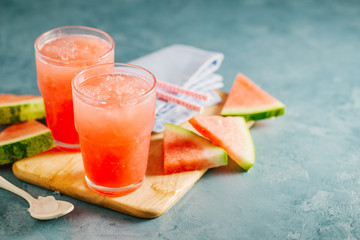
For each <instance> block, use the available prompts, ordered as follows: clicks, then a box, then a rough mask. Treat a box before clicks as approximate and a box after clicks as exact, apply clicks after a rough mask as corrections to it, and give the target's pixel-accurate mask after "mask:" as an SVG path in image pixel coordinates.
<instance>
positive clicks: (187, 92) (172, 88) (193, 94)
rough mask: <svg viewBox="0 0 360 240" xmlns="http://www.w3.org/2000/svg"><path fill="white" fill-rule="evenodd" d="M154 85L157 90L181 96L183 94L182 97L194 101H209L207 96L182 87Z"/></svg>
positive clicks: (162, 84)
mask: <svg viewBox="0 0 360 240" xmlns="http://www.w3.org/2000/svg"><path fill="white" fill-rule="evenodd" d="M156 84H157V86H158V87H159V88H162V89H165V90H167V91H170V92H172V93H181V94H184V95H187V96H190V97H193V98H196V99H200V100H203V101H206V102H207V101H208V100H209V96H208V95H206V94H202V93H198V92H194V91H191V90H189V89H186V88H182V87H179V86H177V85H174V84H171V83H165V82H160V81H156Z"/></svg>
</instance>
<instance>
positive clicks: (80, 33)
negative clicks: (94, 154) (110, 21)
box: [35, 26, 115, 150]
mask: <svg viewBox="0 0 360 240" xmlns="http://www.w3.org/2000/svg"><path fill="white" fill-rule="evenodd" d="M114 45H115V44H114V40H113V39H112V38H111V37H110V36H109V35H108V34H107V33H105V32H103V31H101V30H98V29H95V28H90V27H83V26H66V27H60V28H56V29H52V30H50V31H48V32H45V33H44V34H42V35H40V36H39V37H38V38H37V39H36V41H35V60H36V72H37V80H38V87H39V90H40V92H41V95H42V96H43V98H44V102H45V110H46V122H47V125H48V127H49V128H50V129H51V131H52V134H53V137H54V139H55V144H56V146H57V147H59V148H63V149H66V150H79V147H80V145H79V137H78V134H77V132H76V130H75V126H74V111H73V103H72V93H71V80H72V79H73V77H74V76H75V74H76V73H78V72H80V71H81V70H82V69H84V68H85V67H87V66H90V65H93V64H100V63H114Z"/></svg>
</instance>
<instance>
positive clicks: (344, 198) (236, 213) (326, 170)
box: [0, 0, 360, 240]
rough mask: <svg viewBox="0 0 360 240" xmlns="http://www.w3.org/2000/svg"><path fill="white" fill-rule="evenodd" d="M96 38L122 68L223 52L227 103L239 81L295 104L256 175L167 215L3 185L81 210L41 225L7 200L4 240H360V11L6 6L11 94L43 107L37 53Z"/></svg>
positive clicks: (206, 189)
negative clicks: (198, 51)
mask: <svg viewBox="0 0 360 240" xmlns="http://www.w3.org/2000/svg"><path fill="white" fill-rule="evenodd" d="M64 25H86V26H91V27H96V28H99V29H102V30H104V31H106V32H108V33H109V34H110V35H111V36H112V37H113V38H114V40H115V44H116V48H115V51H116V54H115V59H116V61H117V62H127V61H130V60H132V59H134V58H137V57H140V56H143V55H145V54H148V53H150V52H152V51H155V50H157V49H160V48H162V47H165V46H168V45H171V44H174V43H182V44H189V45H193V46H196V47H200V48H203V49H207V50H213V51H219V52H222V53H224V55H225V60H224V62H223V64H222V66H221V68H220V70H219V71H218V73H220V74H221V75H223V76H224V81H225V86H224V88H223V90H224V91H229V90H230V88H231V85H232V82H233V80H234V78H235V76H236V74H237V73H238V72H242V73H244V74H245V75H247V76H248V77H250V78H251V79H252V80H253V81H254V82H255V83H257V84H258V85H260V86H261V87H262V88H263V89H265V90H266V91H267V92H269V93H270V94H272V95H273V96H275V97H276V98H278V99H279V100H281V101H282V102H284V103H285V104H286V107H287V108H286V114H285V116H283V117H280V118H276V119H270V120H264V121H259V122H258V123H257V124H256V125H255V127H253V128H252V129H251V133H252V136H253V140H254V144H255V148H256V163H255V165H254V167H253V168H252V169H251V170H250V171H249V172H242V171H241V169H240V168H239V167H237V166H236V165H235V164H234V163H232V162H230V163H229V166H227V167H221V168H217V169H213V170H209V171H208V172H207V173H206V174H205V175H204V176H203V177H202V178H201V179H200V180H199V181H198V182H197V183H196V184H195V185H194V187H193V188H192V189H191V190H190V191H189V192H188V193H187V194H186V195H185V196H184V197H183V198H182V199H180V200H179V201H178V203H177V204H176V205H175V206H173V207H172V208H171V209H170V210H169V211H168V212H166V213H165V214H163V215H162V216H160V217H158V218H156V219H152V220H145V219H139V218H135V217H131V216H128V215H124V214H121V213H118V212H115V211H112V210H108V209H105V208H101V207H98V206H95V205H91V204H88V203H85V202H82V201H79V200H76V199H73V198H71V197H67V196H64V195H61V194H59V193H56V192H52V191H48V190H46V189H42V188H39V187H37V186H34V185H31V184H28V183H25V182H22V181H20V180H18V179H17V178H16V177H15V176H14V175H13V173H12V170H11V165H6V166H0V175H1V176H3V177H5V178H6V179H8V180H9V181H11V182H13V183H14V184H15V185H17V186H19V187H21V188H23V189H24V190H26V191H28V192H29V193H30V194H32V195H33V196H38V195H49V194H50V195H54V196H55V197H56V198H59V199H63V200H67V201H70V202H72V203H73V204H74V205H75V210H74V211H73V212H72V213H71V214H69V215H67V216H65V217H62V218H59V219H55V220H51V221H38V220H34V219H32V218H31V217H30V215H29V214H28V213H27V208H28V206H27V203H26V202H25V200H23V199H21V198H20V197H17V196H15V195H13V194H12V193H10V192H7V191H5V190H2V189H0V239H87V240H90V239H164V240H165V239H349V240H350V239H351V240H353V239H359V238H360V218H359V217H360V205H359V203H360V174H359V168H360V138H359V136H360V123H359V122H360V121H359V119H360V79H359V76H360V64H359V63H360V54H359V49H360V41H359V39H360V2H359V1H347V0H346V1H340V0H339V1H336V0H322V1H321V0H319V1H315V0H314V1H310V0H304V1H286V0H241V1H240V0H239V1H230V0H224V1H216V0H208V1H205V0H193V1H190V0H184V1H175V0H157V1H155V0H147V1H146V0H119V1H115V0H112V1H110V0H108V1H95V0H88V1H75V0H61V1H60V0H48V1H45V0H44V1H39V0H37V1H36V0H34V1H26V0H17V1H15V0H2V1H0V92H2V93H16V94H39V91H38V89H37V84H36V71H35V61H34V49H33V44H34V41H35V39H36V38H37V36H39V35H40V34H41V33H43V32H45V31H47V30H49V29H52V28H55V27H59V26H64Z"/></svg>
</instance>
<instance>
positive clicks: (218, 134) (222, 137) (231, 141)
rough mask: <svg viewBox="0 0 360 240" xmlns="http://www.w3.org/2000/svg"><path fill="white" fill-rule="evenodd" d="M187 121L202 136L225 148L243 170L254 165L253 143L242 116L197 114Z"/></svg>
mask: <svg viewBox="0 0 360 240" xmlns="http://www.w3.org/2000/svg"><path fill="white" fill-rule="evenodd" d="M189 122H190V123H191V125H192V126H193V127H194V128H195V129H196V130H197V131H199V132H200V133H201V134H202V135H203V136H204V137H206V138H209V139H210V141H211V142H212V143H214V144H215V145H217V146H220V147H222V148H223V149H225V151H226V152H227V154H229V156H230V158H231V159H233V160H234V161H235V162H236V163H237V164H238V165H239V166H240V167H241V168H243V169H244V170H246V171H247V170H249V169H250V168H251V167H252V166H253V165H254V162H255V149H254V144H253V141H252V137H251V135H250V131H249V128H248V127H247V125H246V121H245V119H244V118H242V117H222V116H200V115H198V116H195V117H193V118H191V119H190V120H189Z"/></svg>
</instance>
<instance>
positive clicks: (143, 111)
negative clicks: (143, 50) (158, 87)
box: [73, 64, 156, 195]
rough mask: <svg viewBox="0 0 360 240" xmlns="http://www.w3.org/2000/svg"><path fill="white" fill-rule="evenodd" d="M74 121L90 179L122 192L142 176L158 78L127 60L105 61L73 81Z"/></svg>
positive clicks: (98, 187) (102, 189)
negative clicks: (123, 62) (125, 61)
mask: <svg viewBox="0 0 360 240" xmlns="http://www.w3.org/2000/svg"><path fill="white" fill-rule="evenodd" d="M73 99H74V113H75V125H76V129H77V131H78V133H79V137H80V146H81V152H82V156H83V163H84V168H85V175H86V181H87V184H88V186H89V187H90V188H92V189H93V190H95V191H97V192H100V193H104V194H108V195H124V194H126V193H129V192H131V191H134V190H135V189H137V188H138V187H140V186H141V183H142V181H143V179H144V176H145V172H146V167H147V160H148V154H149V147H150V137H151V132H152V129H153V127H154V119H155V101H156V93H155V77H154V76H153V75H152V74H151V73H150V72H148V71H146V70H145V69H142V68H139V67H136V66H133V65H128V64H104V65H98V66H93V67H90V68H88V69H85V70H84V71H82V72H80V73H79V74H78V75H76V77H75V78H74V80H73Z"/></svg>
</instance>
